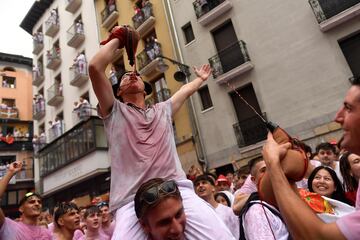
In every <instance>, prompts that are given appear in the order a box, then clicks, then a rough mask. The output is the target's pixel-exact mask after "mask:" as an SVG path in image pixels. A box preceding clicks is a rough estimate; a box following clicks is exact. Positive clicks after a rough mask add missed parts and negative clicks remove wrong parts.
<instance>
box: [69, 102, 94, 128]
mask: <svg viewBox="0 0 360 240" xmlns="http://www.w3.org/2000/svg"><path fill="white" fill-rule="evenodd" d="M97 115H98V114H97V110H96V108H95V107H92V106H91V105H90V104H89V103H87V104H81V105H80V106H79V107H77V108H74V109H73V111H72V119H73V123H74V124H78V123H79V122H82V121H86V120H88V119H89V118H90V117H91V116H97Z"/></svg>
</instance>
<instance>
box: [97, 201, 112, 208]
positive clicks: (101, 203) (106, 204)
mask: <svg viewBox="0 0 360 240" xmlns="http://www.w3.org/2000/svg"><path fill="white" fill-rule="evenodd" d="M96 206H97V207H98V208H102V207H104V206H107V207H108V206H109V204H108V203H107V202H99V203H98V204H96Z"/></svg>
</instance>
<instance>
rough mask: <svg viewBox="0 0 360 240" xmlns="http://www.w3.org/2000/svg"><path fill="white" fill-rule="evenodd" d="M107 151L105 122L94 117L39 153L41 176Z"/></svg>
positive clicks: (76, 126)
mask: <svg viewBox="0 0 360 240" xmlns="http://www.w3.org/2000/svg"><path fill="white" fill-rule="evenodd" d="M106 149H107V142H106V136H105V131H104V126H103V122H102V120H101V119H99V118H98V117H94V116H92V117H90V118H88V119H87V120H86V121H82V122H80V123H78V124H77V125H75V126H74V127H73V128H72V129H70V130H69V131H67V132H65V133H64V134H62V135H61V136H60V137H58V138H57V139H55V140H54V141H53V142H51V143H50V144H47V145H46V146H45V147H44V148H42V149H41V150H40V151H39V155H38V156H39V164H40V176H41V177H45V176H47V175H49V174H50V173H52V172H55V171H56V170H58V169H60V168H62V167H64V166H66V165H67V164H69V163H71V162H74V161H76V160H78V159H80V158H82V157H84V156H86V155H88V154H90V153H92V152H94V151H96V150H106Z"/></svg>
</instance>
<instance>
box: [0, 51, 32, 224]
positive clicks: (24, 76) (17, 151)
mask: <svg viewBox="0 0 360 240" xmlns="http://www.w3.org/2000/svg"><path fill="white" fill-rule="evenodd" d="M31 68H32V59H31V58H27V57H23V56H19V55H13V54H7V53H0V81H1V83H0V84H1V85H0V178H2V177H3V176H4V174H6V171H7V166H8V164H10V163H11V162H14V161H22V162H23V169H22V170H21V171H20V172H19V173H18V174H16V176H15V177H14V178H13V179H12V180H11V181H10V184H9V185H8V187H7V189H6V193H5V194H4V196H3V197H2V199H1V205H2V206H3V207H2V210H3V211H4V213H5V215H6V216H10V217H11V218H16V217H19V212H18V211H17V209H18V203H19V201H20V200H21V198H23V197H24V196H25V194H26V193H27V192H28V191H33V190H34V172H33V165H34V158H33V148H32V143H31V141H32V137H33V122H32V112H31V102H32V101H31V100H32V88H31V85H32V78H31V72H32V71H31Z"/></svg>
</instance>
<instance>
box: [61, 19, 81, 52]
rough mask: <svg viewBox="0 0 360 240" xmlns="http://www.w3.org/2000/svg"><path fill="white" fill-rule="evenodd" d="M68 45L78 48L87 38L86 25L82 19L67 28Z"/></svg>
mask: <svg viewBox="0 0 360 240" xmlns="http://www.w3.org/2000/svg"><path fill="white" fill-rule="evenodd" d="M66 33H67V45H68V46H70V47H73V48H78V47H79V46H80V45H81V44H82V43H83V42H84V40H85V35H84V25H83V23H82V22H81V21H78V22H76V23H74V24H73V25H72V26H71V27H70V28H69V29H68V30H67V32H66Z"/></svg>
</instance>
